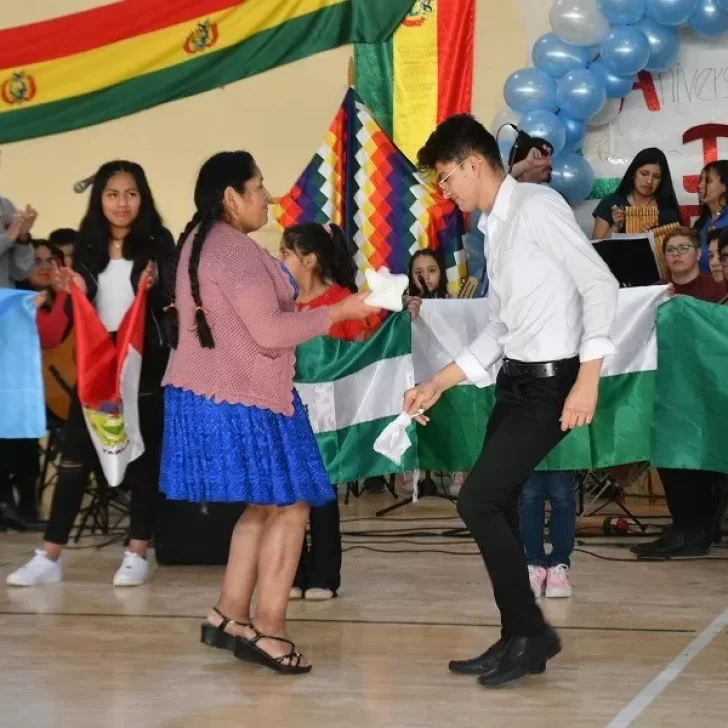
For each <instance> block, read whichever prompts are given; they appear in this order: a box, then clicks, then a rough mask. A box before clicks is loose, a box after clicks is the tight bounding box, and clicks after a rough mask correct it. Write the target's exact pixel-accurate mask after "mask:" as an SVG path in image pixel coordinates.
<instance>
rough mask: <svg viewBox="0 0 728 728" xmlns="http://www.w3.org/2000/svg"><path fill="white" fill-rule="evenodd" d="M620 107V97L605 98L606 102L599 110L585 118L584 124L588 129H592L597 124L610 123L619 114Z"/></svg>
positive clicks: (604, 124)
mask: <svg viewBox="0 0 728 728" xmlns="http://www.w3.org/2000/svg"><path fill="white" fill-rule="evenodd" d="M621 108H622V99H607V103H606V104H604V106H602V109H601V111H598V112H597V113H596V114H594V116H590V117H589V118H588V119H587V120H586V125H587V126H588V127H589V128H590V129H594V128H596V127H598V126H606V125H607V124H611V123H612V122H613V121H614V120H615V119H616V118H617V117H618V116H619V112H620V110H621Z"/></svg>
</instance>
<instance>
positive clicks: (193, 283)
mask: <svg viewBox="0 0 728 728" xmlns="http://www.w3.org/2000/svg"><path fill="white" fill-rule="evenodd" d="M222 215H223V207H222V202H221V201H220V202H217V203H215V204H214V205H212V206H211V207H208V208H207V209H205V210H203V211H202V213H201V214H200V218H199V221H200V222H199V226H198V228H197V231H196V232H195V237H194V238H193V239H192V252H191V253H190V262H189V264H188V266H187V272H188V273H189V276H190V291H191V293H192V300H193V301H194V302H195V306H196V308H195V328H196V330H197V338H198V339H199V341H200V346H202V347H203V348H205V349H214V348H215V340H214V339H213V338H212V331H211V330H210V325H209V324H208V323H207V315H206V314H207V312H206V311H205V309H204V308H203V307H202V298H201V296H200V279H199V276H198V270H199V267H200V256H201V255H202V244H203V243H204V242H205V238H206V237H207V236H208V234H209V232H210V230H211V229H212V226H213V225H214V224H215V223H216V222H217V221H218V220H221V219H222Z"/></svg>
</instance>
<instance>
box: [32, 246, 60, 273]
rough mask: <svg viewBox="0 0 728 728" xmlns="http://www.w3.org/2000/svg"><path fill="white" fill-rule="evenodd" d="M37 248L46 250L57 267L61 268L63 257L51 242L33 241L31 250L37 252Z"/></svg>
mask: <svg viewBox="0 0 728 728" xmlns="http://www.w3.org/2000/svg"><path fill="white" fill-rule="evenodd" d="M38 248H48V250H49V251H50V254H51V255H52V256H53V257H54V258H55V259H56V262H57V263H58V265H59V266H61V267H62V266H63V265H64V263H63V261H64V260H65V256H64V255H63V251H62V250H61V249H60V248H59V247H58V246H57V245H54V244H53V241H52V240H50V239H49V240H33V250H38Z"/></svg>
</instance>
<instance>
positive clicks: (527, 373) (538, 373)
mask: <svg viewBox="0 0 728 728" xmlns="http://www.w3.org/2000/svg"><path fill="white" fill-rule="evenodd" d="M578 362H579V357H576V356H575V357H572V358H571V359H557V360H556V361H536V362H527V361H516V360H515V359H503V365H502V367H501V371H503V372H504V373H505V374H507V375H508V376H509V377H534V378H536V379H545V378H546V377H555V376H556V375H557V374H561V373H563V372H565V371H567V370H569V369H573V368H574V365H575V364H578Z"/></svg>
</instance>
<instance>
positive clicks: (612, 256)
mask: <svg viewBox="0 0 728 728" xmlns="http://www.w3.org/2000/svg"><path fill="white" fill-rule="evenodd" d="M592 244H593V245H594V250H596V251H597V253H599V255H600V256H601V258H602V260H603V261H604V262H605V263H606V264H607V266H608V267H609V270H610V271H612V274H613V275H614V277H615V278H616V279H617V281H619V285H620V286H621V287H622V288H633V287H635V286H652V285H655V284H656V283H660V269H659V267H658V265H657V257H656V255H655V236H654V235H653V234H652V233H651V232H647V233H636V234H615V235H613V236H612V237H611V238H606V239H605V240H592Z"/></svg>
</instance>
